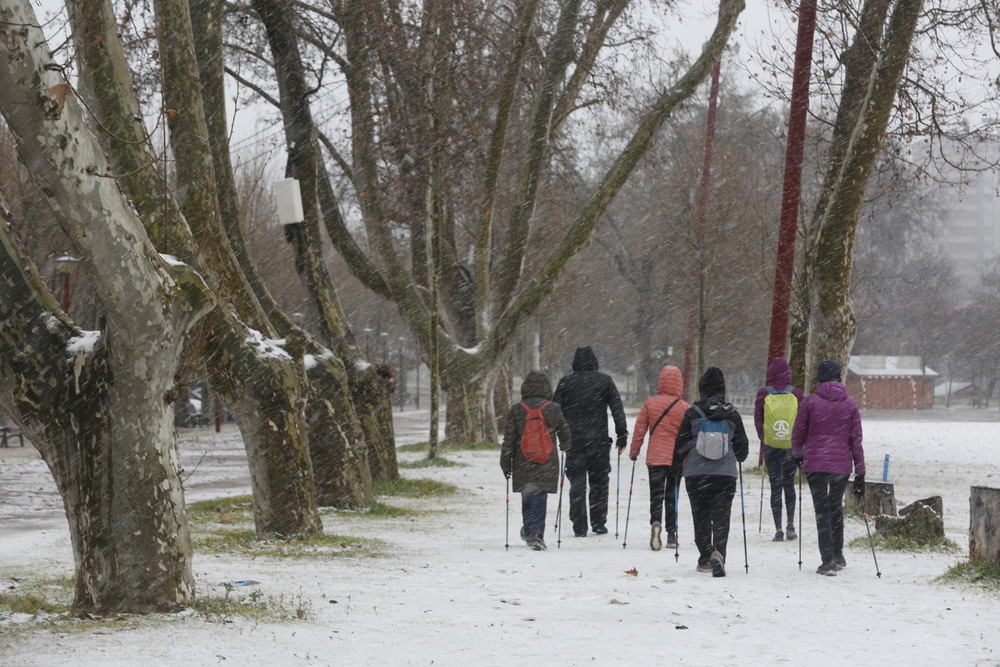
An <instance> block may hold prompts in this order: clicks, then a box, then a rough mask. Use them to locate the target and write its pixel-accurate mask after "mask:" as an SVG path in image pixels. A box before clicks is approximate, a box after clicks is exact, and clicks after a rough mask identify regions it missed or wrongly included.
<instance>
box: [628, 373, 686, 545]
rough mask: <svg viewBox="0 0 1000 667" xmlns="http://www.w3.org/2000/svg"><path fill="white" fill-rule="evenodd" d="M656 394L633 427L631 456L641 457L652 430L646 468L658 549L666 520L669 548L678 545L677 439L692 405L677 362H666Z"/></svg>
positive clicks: (652, 541) (652, 539) (653, 536)
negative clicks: (676, 497)
mask: <svg viewBox="0 0 1000 667" xmlns="http://www.w3.org/2000/svg"><path fill="white" fill-rule="evenodd" d="M656 390H657V392H658V393H657V394H656V395H655V396H650V397H649V398H647V399H646V402H645V403H643V404H642V409H641V410H640V411H639V416H638V418H636V420H635V428H634V429H633V431H632V446H631V447H630V448H629V452H628V457H629V458H630V459H632V460H633V461H635V460H636V459H637V458H639V451H640V450H641V449H642V443H643V440H644V439H645V438H646V434H647V431H648V433H649V449H647V450H646V468H647V470H648V471H649V525H650V527H651V528H650V538H649V548H650V549H652V550H653V551H659V550H660V548H661V547H662V546H663V539H662V537H661V533H662V531H663V523H662V522H661V518H662V519H663V520H665V521H666V524H667V548H668V549H673V548H675V547H676V546H677V505H676V503H675V502H674V490H675V489H676V488H677V478H678V477H679V475H677V474H676V471H675V469H674V467H673V466H672V465H671V464H672V463H673V459H674V440H675V439H676V438H677V430H678V429H679V428H680V426H681V420H683V419H684V413H685V412H687V409H688V408H690V407H691V406H690V405H689V404H688V402H687V401H685V400H684V399H682V398H681V394H682V393H683V391H684V380H683V378H682V377H681V371H680V369H679V368H677V367H676V366H664V367H663V370H661V371H660V378H659V380H658V381H657V383H656Z"/></svg>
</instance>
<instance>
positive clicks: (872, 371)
mask: <svg viewBox="0 0 1000 667" xmlns="http://www.w3.org/2000/svg"><path fill="white" fill-rule="evenodd" d="M937 377H938V374H937V373H936V372H934V371H933V370H931V369H930V368H927V367H926V366H924V365H923V360H922V359H921V358H920V357H889V356H877V355H871V356H869V355H860V356H852V357H851V359H850V362H849V363H848V365H847V378H846V379H845V382H844V384H845V385H846V386H847V393H849V394H850V395H851V398H853V399H854V400H855V401H856V402H857V404H858V407H860V408H861V409H862V410H865V409H874V410H929V409H930V408H932V407H934V380H935V379H936V378H937Z"/></svg>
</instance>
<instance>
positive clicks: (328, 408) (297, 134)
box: [252, 0, 385, 506]
mask: <svg viewBox="0 0 1000 667" xmlns="http://www.w3.org/2000/svg"><path fill="white" fill-rule="evenodd" d="M252 6H253V8H254V10H255V11H256V12H257V14H258V15H259V16H260V17H261V21H262V22H263V24H264V29H265V31H266V33H267V39H268V44H269V45H270V47H271V54H272V56H273V59H274V67H275V74H276V76H277V79H278V90H279V100H280V102H281V112H282V117H283V119H284V125H285V142H286V146H287V147H288V165H289V171H290V174H289V175H290V176H292V177H294V178H296V179H298V181H299V186H300V188H301V192H302V205H303V212H304V214H305V220H304V221H303V222H302V223H300V224H298V225H296V232H295V234H294V240H293V243H294V244H295V251H296V253H295V254H296V259H295V268H296V270H297V272H298V273H299V276H300V277H301V279H302V281H303V284H304V286H305V288H306V294H307V295H308V297H309V299H310V302H311V305H312V308H313V309H314V310H315V312H316V313H317V314H318V316H319V328H320V338H321V339H322V340H323V342H324V343H325V344H326V345H328V346H329V347H330V349H331V350H333V351H334V353H335V354H336V356H337V357H338V360H339V361H340V362H341V363H342V367H343V372H341V373H339V374H338V377H333V376H327V378H325V379H326V382H331V381H335V382H336V384H334V385H332V386H322V387H317V386H316V384H315V383H313V387H312V389H313V392H314V394H322V396H323V402H322V403H321V404H318V405H316V406H310V407H309V410H308V415H309V416H310V420H311V423H313V427H314V429H315V428H322V429H324V430H325V435H326V437H324V438H312V439H311V440H310V445H311V449H312V454H313V463H314V468H315V470H316V473H317V480H316V481H317V487H318V488H319V492H320V496H321V500H322V498H323V497H334V498H337V505H338V506H364V505H368V504H369V503H370V502H371V501H372V495H371V471H370V470H369V466H368V461H367V450H368V447H369V446H370V445H371V444H372V443H373V442H377V441H378V440H379V438H381V437H382V436H383V435H384V432H385V429H384V428H382V429H377V430H375V431H374V432H369V433H367V434H366V432H365V431H364V429H363V426H364V424H368V425H371V417H372V416H373V415H372V414H369V415H366V416H367V417H368V418H367V419H365V421H364V422H362V420H361V419H359V415H358V413H357V412H356V411H355V405H356V404H359V405H360V404H361V403H362V401H364V400H365V394H366V393H368V392H370V391H372V390H374V389H376V388H377V387H378V386H379V385H378V384H377V383H375V382H374V378H371V377H364V376H363V375H364V373H365V370H363V369H359V368H358V364H359V362H360V361H361V359H362V358H361V353H360V350H359V349H358V348H357V345H355V343H354V336H353V334H352V333H351V330H350V328H349V327H348V324H347V321H346V318H345V317H344V315H343V311H342V309H341V307H340V303H339V299H338V297H337V293H336V290H335V288H334V285H333V279H332V278H331V277H330V274H329V271H327V268H326V263H325V262H324V260H323V245H322V237H321V236H320V230H319V213H320V211H319V182H318V177H319V171H318V164H319V160H320V156H319V150H318V141H317V139H316V133H315V127H314V124H313V119H312V113H311V111H310V109H309V91H308V88H307V86H306V81H305V69H304V67H303V65H302V60H301V56H300V54H299V45H298V37H297V35H296V33H295V30H294V27H293V26H292V23H291V18H292V15H293V9H292V6H291V4H290V3H289V2H287V1H286V0H254V2H253V3H252ZM331 361H332V360H331ZM352 393H353V394H354V395H355V396H357V401H355V400H354V398H353V397H352ZM314 419H320V420H322V421H320V422H312V420H314ZM366 436H367V438H366ZM324 460H329V461H330V462H331V463H334V462H335V463H336V467H335V468H333V469H329V470H326V469H323V467H322V466H321V465H320V461H324ZM327 475H328V476H327Z"/></svg>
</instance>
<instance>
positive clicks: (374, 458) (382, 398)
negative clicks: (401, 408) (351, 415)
mask: <svg viewBox="0 0 1000 667" xmlns="http://www.w3.org/2000/svg"><path fill="white" fill-rule="evenodd" d="M394 387H395V383H394V382H393V374H392V368H391V367H390V366H388V365H387V364H379V365H378V366H372V367H371V368H370V369H367V370H366V372H362V373H356V374H354V376H353V377H352V382H351V395H352V397H353V398H354V405H356V406H358V417H359V418H360V419H361V426H362V428H363V429H364V431H365V440H366V441H367V443H368V467H369V469H370V470H371V473H372V479H373V480H393V479H399V464H398V463H397V461H396V436H395V431H394V428H393V423H392V392H393V388H394Z"/></svg>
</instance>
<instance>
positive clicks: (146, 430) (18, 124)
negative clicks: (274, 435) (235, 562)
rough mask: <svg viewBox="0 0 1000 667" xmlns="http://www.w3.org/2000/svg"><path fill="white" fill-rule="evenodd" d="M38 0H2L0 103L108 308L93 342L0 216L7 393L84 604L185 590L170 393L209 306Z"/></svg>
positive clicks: (186, 595) (185, 596)
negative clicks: (163, 239)
mask: <svg viewBox="0 0 1000 667" xmlns="http://www.w3.org/2000/svg"><path fill="white" fill-rule="evenodd" d="M37 26H38V22H37V19H36V17H35V15H34V12H33V11H32V9H31V8H30V6H29V5H28V4H27V3H25V2H22V1H20V0H4V1H3V2H0V44H2V45H3V46H2V49H3V51H4V57H2V58H0V111H2V113H3V116H4V118H5V120H6V121H7V125H8V127H10V128H11V131H12V132H13V133H14V136H15V138H16V140H17V145H18V154H19V156H20V159H21V161H22V162H23V163H24V165H25V166H26V167H27V169H28V171H29V173H30V174H31V177H32V179H33V181H34V182H35V183H36V185H37V186H38V187H39V189H40V190H41V191H42V193H43V194H44V195H45V197H46V199H47V200H48V203H49V204H50V206H51V207H52V210H53V212H54V213H55V216H56V219H57V220H58V222H59V224H60V226H61V227H62V229H63V231H64V232H65V233H66V235H67V237H68V238H69V239H70V242H71V243H72V245H73V251H74V253H76V254H77V256H79V257H80V258H81V262H80V264H81V269H82V270H83V271H85V272H86V273H87V277H88V279H89V280H90V283H91V285H93V287H94V289H95V290H96V292H97V294H98V296H99V298H100V300H101V305H102V306H103V309H104V313H105V319H104V323H103V325H102V330H101V332H100V337H99V339H98V340H97V342H96V344H94V345H93V347H92V351H88V348H87V346H79V347H77V346H75V345H72V343H74V339H75V342H76V343H80V342H81V341H82V340H83V337H82V336H81V335H80V334H81V332H79V331H78V330H76V329H75V328H74V327H73V325H72V324H71V323H70V322H69V321H68V320H67V319H66V318H65V317H64V316H62V315H61V314H60V313H59V310H58V307H56V306H55V304H54V299H53V298H52V296H51V294H49V293H48V292H47V290H46V289H45V288H44V286H43V285H42V284H41V280H40V279H39V278H38V275H37V272H36V271H35V270H34V267H33V266H32V265H31V262H30V261H29V260H28V259H27V258H26V257H25V256H23V254H21V253H20V252H19V250H18V248H17V246H16V244H15V243H14V241H13V238H12V235H11V234H10V231H9V230H10V227H9V220H8V219H7V218H8V216H9V214H8V213H7V208H6V206H5V205H4V206H3V210H4V217H5V220H4V222H3V223H2V227H0V239H2V242H3V251H2V253H0V264H2V265H3V268H2V271H3V276H4V283H5V284H4V289H3V290H0V308H2V309H3V310H4V312H3V313H2V314H3V318H2V320H0V321H2V325H0V331H2V333H3V335H2V336H0V346H3V348H4V349H3V350H2V353H0V401H2V403H3V407H4V409H5V410H6V411H8V412H10V413H11V415H12V416H13V417H14V419H15V420H17V421H18V423H19V424H20V425H21V426H22V428H24V430H25V432H26V433H27V434H28V435H29V437H30V438H31V439H32V441H33V442H34V443H35V444H36V446H38V448H39V451H40V452H41V453H42V456H43V458H44V459H45V461H46V463H47V464H48V465H49V468H50V470H51V472H52V474H53V477H54V478H55V480H56V484H57V486H58V487H59V489H60V492H61V495H62V497H63V502H64V505H65V508H66V511H67V516H68V518H69V521H70V533H71V542H72V544H73V550H74V561H75V565H76V575H77V578H76V603H77V604H78V605H79V606H81V607H84V608H88V609H94V610H96V611H109V610H115V609H124V610H129V611H146V610H150V609H162V608H165V607H170V606H174V605H183V604H189V603H190V602H191V601H192V599H193V595H194V583H193V578H192V576H191V565H190V558H191V545H190V538H189V535H188V530H187V523H186V519H185V514H184V494H183V490H182V488H181V484H180V479H179V477H178V466H177V461H176V443H175V440H174V429H173V410H172V407H171V406H170V405H169V402H168V401H167V400H166V397H167V396H169V395H170V390H171V388H172V385H173V376H174V372H175V371H176V370H177V367H178V365H179V362H180V356H181V353H182V348H183V342H184V340H185V337H186V333H187V331H188V330H189V329H190V328H191V327H192V326H193V325H194V324H195V323H196V322H197V321H198V319H199V318H200V317H201V316H202V315H203V314H204V313H205V312H206V311H207V310H208V309H209V308H211V307H212V305H213V304H212V301H211V298H210V295H209V293H208V290H207V288H206V286H205V285H204V283H203V282H202V281H201V279H200V278H199V277H198V275H197V274H196V273H194V272H193V271H191V270H190V268H188V267H187V266H182V265H173V264H171V265H168V264H166V263H165V262H164V261H163V260H162V259H161V258H160V257H159V256H158V255H157V253H156V251H155V249H154V248H153V247H152V245H151V244H150V243H149V240H148V238H147V236H146V234H145V232H144V230H143V228H142V225H141V223H140V221H139V220H138V218H137V217H136V213H135V210H134V209H133V208H132V206H131V205H130V204H129V203H128V202H126V201H125V199H124V198H123V197H122V195H121V192H120V191H119V189H118V186H117V184H116V182H115V181H114V179H112V178H108V177H107V174H109V173H110V172H111V167H110V165H109V164H108V162H107V160H106V159H105V158H104V155H103V153H102V151H101V148H100V146H99V145H98V143H97V141H96V140H95V138H94V137H93V135H92V134H91V132H90V130H89V128H88V127H87V125H86V122H85V120H84V114H83V110H82V107H81V105H80V104H79V103H78V102H77V100H76V98H75V97H74V96H73V93H72V89H71V87H70V85H69V83H68V82H67V81H66V80H65V79H64V78H63V77H62V75H61V74H60V73H59V68H58V67H56V65H55V63H54V62H53V61H52V57H51V53H50V52H49V50H48V48H47V45H46V43H45V38H44V36H43V35H42V32H41V30H40V29H39V28H38V27H37Z"/></svg>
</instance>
